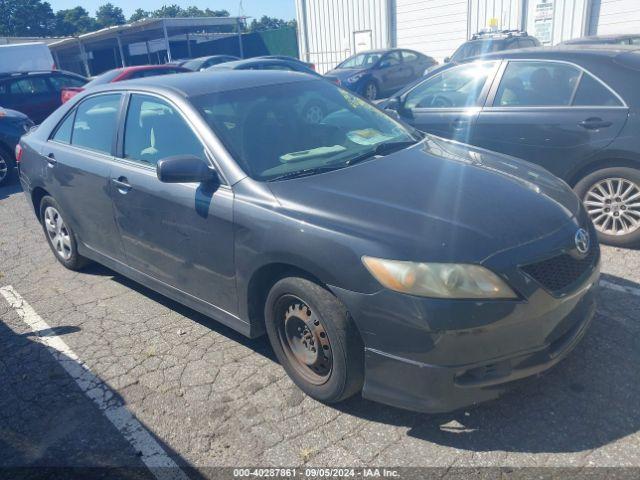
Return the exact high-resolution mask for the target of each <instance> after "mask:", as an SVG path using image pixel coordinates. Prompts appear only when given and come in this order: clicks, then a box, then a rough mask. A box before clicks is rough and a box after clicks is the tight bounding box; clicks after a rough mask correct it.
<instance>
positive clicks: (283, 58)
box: [254, 55, 316, 71]
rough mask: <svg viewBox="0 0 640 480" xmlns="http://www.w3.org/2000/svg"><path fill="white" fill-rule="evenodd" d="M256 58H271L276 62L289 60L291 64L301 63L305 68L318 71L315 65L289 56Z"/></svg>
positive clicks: (262, 56)
mask: <svg viewBox="0 0 640 480" xmlns="http://www.w3.org/2000/svg"><path fill="white" fill-rule="evenodd" d="M254 58H271V59H274V60H287V61H290V62H298V63H301V64H303V65H304V66H305V67H307V68H310V69H311V70H313V71H315V69H316V66H315V64H313V63H311V62H305V61H304V60H300V59H299V58H295V57H290V56H289V55H261V56H259V57H254Z"/></svg>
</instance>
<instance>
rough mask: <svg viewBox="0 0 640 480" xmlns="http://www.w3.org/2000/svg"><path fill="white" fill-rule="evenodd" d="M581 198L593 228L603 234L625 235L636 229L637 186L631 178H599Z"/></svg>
mask: <svg viewBox="0 0 640 480" xmlns="http://www.w3.org/2000/svg"><path fill="white" fill-rule="evenodd" d="M583 201H584V205H585V207H586V209H587V212H588V213H589V216H590V217H591V220H592V221H593V224H594V226H595V227H596V230H598V231H599V232H601V233H603V234H605V235H612V236H621V235H629V234H631V233H633V232H635V231H636V230H638V229H640V186H638V185H637V184H636V183H635V182H632V181H631V180H628V179H626V178H605V179H604V180H600V181H598V182H597V183H595V184H594V185H592V186H591V188H589V190H588V191H587V193H586V194H585V196H584V199H583Z"/></svg>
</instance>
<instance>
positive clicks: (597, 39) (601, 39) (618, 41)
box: [560, 33, 640, 46]
mask: <svg viewBox="0 0 640 480" xmlns="http://www.w3.org/2000/svg"><path fill="white" fill-rule="evenodd" d="M560 45H639V46H640V33H630V34H624V35H593V36H589V37H581V38H573V39H571V40H565V41H564V42H562V43H561V44H560Z"/></svg>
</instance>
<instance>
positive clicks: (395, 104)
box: [384, 97, 400, 112]
mask: <svg viewBox="0 0 640 480" xmlns="http://www.w3.org/2000/svg"><path fill="white" fill-rule="evenodd" d="M384 109H385V110H389V111H392V112H397V111H398V110H400V99H399V98H398V97H391V98H389V99H388V100H387V102H386V103H385V105H384Z"/></svg>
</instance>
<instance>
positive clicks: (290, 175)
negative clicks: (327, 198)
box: [269, 165, 342, 182]
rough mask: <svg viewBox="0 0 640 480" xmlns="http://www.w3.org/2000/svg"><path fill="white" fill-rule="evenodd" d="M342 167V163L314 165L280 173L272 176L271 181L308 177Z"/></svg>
mask: <svg viewBox="0 0 640 480" xmlns="http://www.w3.org/2000/svg"><path fill="white" fill-rule="evenodd" d="M340 168H342V165H337V166H332V167H313V168H305V169H303V170H296V171H295V172H287V173H283V174H282V175H278V176H277V177H273V178H270V179H269V181H270V182H275V181H277V180H288V179H290V178H300V177H308V176H309V175H316V174H318V173H325V172H331V171H332V170H338V169H340Z"/></svg>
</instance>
